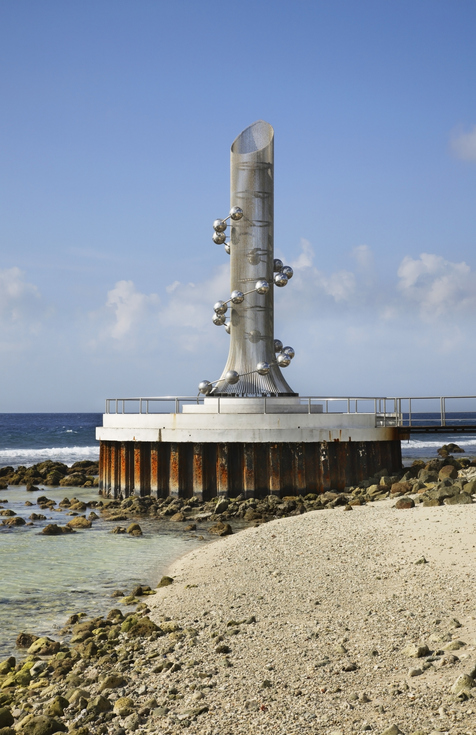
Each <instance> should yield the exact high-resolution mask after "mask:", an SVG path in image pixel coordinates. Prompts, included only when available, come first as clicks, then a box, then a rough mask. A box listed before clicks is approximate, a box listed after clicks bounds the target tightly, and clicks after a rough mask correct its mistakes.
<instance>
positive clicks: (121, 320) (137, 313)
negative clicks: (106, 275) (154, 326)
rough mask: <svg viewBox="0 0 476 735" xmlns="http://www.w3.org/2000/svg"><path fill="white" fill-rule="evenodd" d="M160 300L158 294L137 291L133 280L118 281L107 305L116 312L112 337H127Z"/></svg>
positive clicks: (111, 332)
mask: <svg viewBox="0 0 476 735" xmlns="http://www.w3.org/2000/svg"><path fill="white" fill-rule="evenodd" d="M159 301H160V300H159V297H158V295H157V294H149V296H146V295H145V294H143V293H140V292H139V291H137V290H136V287H135V286H134V283H133V282H132V281H118V282H117V283H116V285H115V286H114V288H113V289H111V290H110V291H108V294H107V302H106V307H107V308H108V309H110V310H112V311H113V313H114V324H113V325H112V327H111V330H110V334H111V337H113V338H114V339H116V340H120V339H122V338H123V337H125V336H126V335H127V334H128V333H129V332H130V331H131V329H132V327H133V326H135V325H136V324H138V323H140V322H141V321H143V319H144V317H145V316H146V315H147V314H148V312H149V310H150V309H151V308H153V307H157V306H158V305H159Z"/></svg>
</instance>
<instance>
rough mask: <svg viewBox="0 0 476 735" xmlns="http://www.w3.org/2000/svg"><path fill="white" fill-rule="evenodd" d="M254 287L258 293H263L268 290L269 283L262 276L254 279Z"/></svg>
mask: <svg viewBox="0 0 476 735" xmlns="http://www.w3.org/2000/svg"><path fill="white" fill-rule="evenodd" d="M255 289H256V291H257V292H258V293H261V294H265V293H268V291H269V283H268V281H265V280H264V278H260V280H259V281H256V286H255Z"/></svg>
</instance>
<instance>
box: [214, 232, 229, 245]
mask: <svg viewBox="0 0 476 735" xmlns="http://www.w3.org/2000/svg"><path fill="white" fill-rule="evenodd" d="M225 240H226V235H225V233H224V232H214V233H213V242H214V243H216V244H217V245H223V243H224V242H225Z"/></svg>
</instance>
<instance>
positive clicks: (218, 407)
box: [217, 396, 220, 413]
mask: <svg viewBox="0 0 476 735" xmlns="http://www.w3.org/2000/svg"><path fill="white" fill-rule="evenodd" d="M217 409H218V413H220V396H218V405H217Z"/></svg>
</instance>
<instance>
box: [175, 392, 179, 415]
mask: <svg viewBox="0 0 476 735" xmlns="http://www.w3.org/2000/svg"><path fill="white" fill-rule="evenodd" d="M175 413H178V398H177V396H175Z"/></svg>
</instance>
